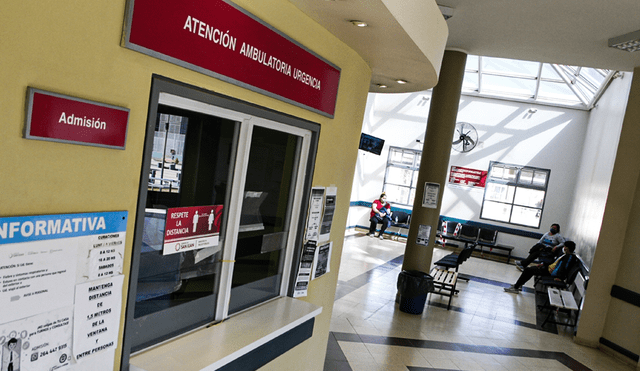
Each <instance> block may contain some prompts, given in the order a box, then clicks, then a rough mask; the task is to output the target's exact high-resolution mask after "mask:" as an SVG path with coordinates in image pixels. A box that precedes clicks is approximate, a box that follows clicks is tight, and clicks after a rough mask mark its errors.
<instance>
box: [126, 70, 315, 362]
mask: <svg viewBox="0 0 640 371" xmlns="http://www.w3.org/2000/svg"><path fill="white" fill-rule="evenodd" d="M318 133H319V125H317V124H314V123H311V122H307V121H304V120H301V119H298V118H294V117H291V116H285V115H282V114H280V113H277V112H273V111H269V110H265V109H263V108H261V107H257V106H254V105H250V104H247V103H245V102H240V101H237V100H234V99H231V98H228V97H222V96H219V95H216V94H214V93H211V92H208V91H203V90H201V89H198V88H194V87H189V86H186V85H183V84H180V83H176V82H174V81H170V80H167V79H164V78H158V77H155V78H154V83H153V85H152V93H151V102H150V109H149V117H148V122H147V135H146V140H145V147H144V160H143V163H142V174H141V178H140V192H139V200H138V211H137V217H136V228H135V234H134V236H135V237H134V239H135V241H134V247H133V254H132V259H131V275H130V278H131V280H130V284H129V293H130V295H129V299H128V303H127V323H126V327H125V341H124V345H123V348H124V350H123V364H125V363H126V362H127V360H128V358H129V355H130V352H136V351H139V350H143V349H145V348H147V347H149V346H152V345H154V344H157V343H159V342H162V341H164V340H167V339H170V338H172V337H175V336H177V335H179V334H183V333H185V332H187V331H189V330H192V329H195V328H198V327H200V326H203V325H207V324H209V323H211V322H215V321H221V320H224V319H226V318H228V317H229V316H230V315H233V314H234V313H238V312H239V311H242V310H248V309H249V308H251V307H253V306H256V305H258V304H260V303H263V302H264V301H266V300H271V299H273V298H277V297H280V296H285V295H288V294H289V290H290V288H291V287H292V282H291V280H290V276H291V275H292V273H294V271H295V267H296V265H295V264H293V261H294V260H295V257H296V256H297V255H299V254H300V249H301V244H302V241H301V237H302V231H303V230H304V216H305V215H306V209H307V204H308V201H307V198H308V196H309V192H310V189H311V175H310V174H311V173H312V171H313V162H314V160H315V157H314V153H315V150H316V148H317V140H318Z"/></svg>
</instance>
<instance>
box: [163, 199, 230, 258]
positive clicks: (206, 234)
mask: <svg viewBox="0 0 640 371" xmlns="http://www.w3.org/2000/svg"><path fill="white" fill-rule="evenodd" d="M221 219H222V205H211V206H191V207H176V208H171V209H168V210H167V219H166V224H165V231H164V247H163V254H164V255H169V254H176V253H179V252H183V251H190V250H200V249H204V248H209V247H215V246H218V242H219V239H220V222H221Z"/></svg>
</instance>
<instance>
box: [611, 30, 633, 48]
mask: <svg viewBox="0 0 640 371" xmlns="http://www.w3.org/2000/svg"><path fill="white" fill-rule="evenodd" d="M609 46H610V47H612V48H617V49H620V50H626V51H628V52H635V51H636V50H640V30H638V31H634V32H631V33H628V34H625V35H622V36H618V37H613V38H611V39H609Z"/></svg>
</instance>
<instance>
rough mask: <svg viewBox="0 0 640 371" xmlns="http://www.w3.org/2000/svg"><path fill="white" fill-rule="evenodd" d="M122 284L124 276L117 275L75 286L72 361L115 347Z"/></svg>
mask: <svg viewBox="0 0 640 371" xmlns="http://www.w3.org/2000/svg"><path fill="white" fill-rule="evenodd" d="M123 282H124V276H123V275H119V276H115V277H109V278H105V279H101V280H96V281H90V282H86V283H83V284H80V285H78V286H76V305H75V315H74V322H73V355H74V357H75V359H76V361H79V362H80V361H82V359H83V358H85V357H88V356H91V355H92V354H95V353H97V352H100V351H103V350H106V349H109V348H115V346H116V345H117V342H118V329H119V326H120V325H119V322H120V308H121V306H122V283H123Z"/></svg>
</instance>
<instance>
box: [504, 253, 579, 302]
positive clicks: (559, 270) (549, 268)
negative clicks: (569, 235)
mask: <svg viewBox="0 0 640 371" xmlns="http://www.w3.org/2000/svg"><path fill="white" fill-rule="evenodd" d="M575 249H576V244H575V242H573V241H567V242H565V243H564V248H563V249H562V250H563V251H564V255H562V256H561V257H559V258H558V259H557V260H556V261H555V262H553V263H552V264H546V263H542V264H538V265H537V266H535V267H527V268H525V269H524V270H523V271H522V274H521V275H520V278H518V280H517V281H516V283H514V284H513V285H511V286H510V287H505V288H504V291H506V292H510V293H513V294H519V293H520V291H522V285H524V283H525V282H527V281H529V279H531V277H533V276H551V277H554V278H555V279H556V280H558V281H564V280H565V279H566V278H567V275H568V274H569V272H570V271H571V269H572V268H573V266H574V265H575V264H577V263H578V257H577V256H576V255H575V254H574V253H573V252H574V251H575Z"/></svg>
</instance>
